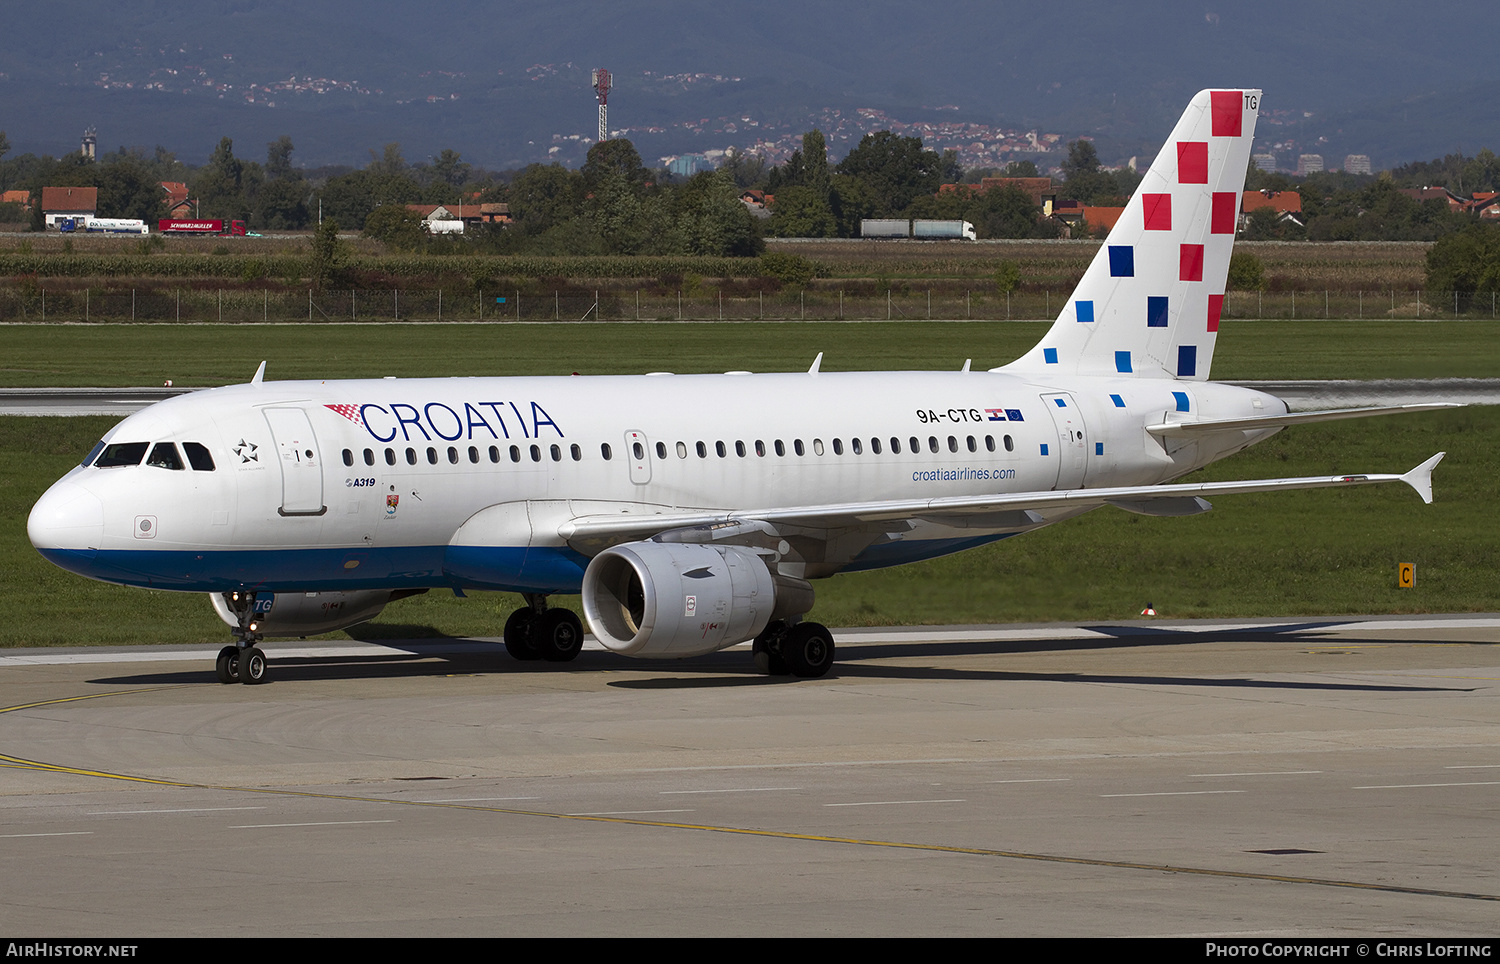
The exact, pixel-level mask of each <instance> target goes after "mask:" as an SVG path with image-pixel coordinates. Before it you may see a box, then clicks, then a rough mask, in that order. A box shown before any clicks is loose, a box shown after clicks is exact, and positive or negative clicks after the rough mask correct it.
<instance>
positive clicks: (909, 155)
mask: <svg viewBox="0 0 1500 964" xmlns="http://www.w3.org/2000/svg"><path fill="white" fill-rule="evenodd" d="M835 170H836V171H837V172H838V173H840V174H844V175H847V176H849V177H852V178H854V179H855V180H857V181H859V182H861V183H862V184H864V185H865V186H866V187H867V188H868V189H869V191H870V194H871V195H872V196H873V198H874V202H875V212H874V214H873V215H865V216H866V217H869V216H874V217H886V216H890V215H895V214H900V213H901V212H903V211H905V210H906V208H907V206H908V205H910V204H911V202H912V201H913V200H914V199H915V198H916V197H917V196H918V195H921V194H933V193H935V192H936V191H937V189H938V184H939V183H940V182H941V180H942V160H941V158H939V157H938V156H937V154H935V153H933V152H932V151H929V150H926V149H924V148H923V147H922V139H921V138H920V137H900V136H898V135H896V134H892V133H891V132H890V131H879V132H878V133H875V134H866V135H865V136H864V137H863V138H861V139H860V142H859V146H858V147H856V148H855V149H854V150H852V151H850V152H849V154H848V156H847V157H845V158H844V159H843V160H842V161H840V162H839V165H838V167H837V168H835Z"/></svg>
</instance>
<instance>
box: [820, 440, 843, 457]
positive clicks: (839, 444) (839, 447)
mask: <svg viewBox="0 0 1500 964" xmlns="http://www.w3.org/2000/svg"><path fill="white" fill-rule="evenodd" d="M813 448H816V449H821V448H822V443H821V442H814V443H813ZM818 454H819V455H822V454H823V453H822V452H821V451H819V452H818ZM833 454H834V455H843V454H844V440H843V439H837V438H836V439H834V440H833Z"/></svg>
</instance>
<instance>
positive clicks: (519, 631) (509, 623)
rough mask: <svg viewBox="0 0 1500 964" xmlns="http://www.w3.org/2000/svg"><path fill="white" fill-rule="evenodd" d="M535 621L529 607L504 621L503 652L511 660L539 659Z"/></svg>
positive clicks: (533, 612) (518, 610)
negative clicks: (507, 654)
mask: <svg viewBox="0 0 1500 964" xmlns="http://www.w3.org/2000/svg"><path fill="white" fill-rule="evenodd" d="M538 622H540V620H538V619H537V614H536V610H534V609H532V608H531V607H530V606H522V607H521V608H520V609H517V610H516V611H515V612H513V613H511V614H510V618H509V619H507V620H506V621H505V651H506V652H507V653H509V654H510V655H511V658H512V659H520V660H533V659H541V658H542V654H541V651H540V650H538V649H537V645H536V635H537V632H536V631H537V623H538ZM581 638H582V637H581V635H580V639H581Z"/></svg>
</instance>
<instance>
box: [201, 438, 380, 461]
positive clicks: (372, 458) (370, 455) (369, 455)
mask: <svg viewBox="0 0 1500 964" xmlns="http://www.w3.org/2000/svg"><path fill="white" fill-rule="evenodd" d="M189 444H191V443H189ZM192 457H193V453H191V452H189V453H188V458H192ZM365 464H366V465H374V464H375V453H374V452H371V451H370V450H369V449H365Z"/></svg>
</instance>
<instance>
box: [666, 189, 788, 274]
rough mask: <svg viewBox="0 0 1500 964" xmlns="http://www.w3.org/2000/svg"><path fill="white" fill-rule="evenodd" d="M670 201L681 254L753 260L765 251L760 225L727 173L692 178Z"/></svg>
mask: <svg viewBox="0 0 1500 964" xmlns="http://www.w3.org/2000/svg"><path fill="white" fill-rule="evenodd" d="M673 200H674V204H673V212H672V214H673V217H672V222H673V225H674V227H675V234H676V239H675V240H676V244H677V247H678V248H679V250H682V251H683V252H684V253H686V254H699V255H709V256H713V257H721V258H722V257H734V258H753V257H755V256H756V255H758V254H760V253H761V251H763V250H765V246H766V244H765V241H764V240H762V238H761V236H760V225H759V223H758V222H757V221H756V219H755V216H754V215H752V214H751V213H750V212H749V211H748V210H747V209H746V208H745V205H744V204H743V203H741V202H740V192H739V189H738V188H737V187H735V184H734V180H733V179H732V178H730V176H729V175H728V173H726V172H724V171H704V172H703V173H701V174H695V175H693V177H692V178H691V179H689V181H688V182H687V184H685V185H683V187H682V189H681V190H679V191H678V192H677V195H676V197H675V198H674V199H673Z"/></svg>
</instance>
